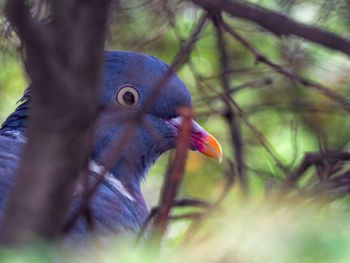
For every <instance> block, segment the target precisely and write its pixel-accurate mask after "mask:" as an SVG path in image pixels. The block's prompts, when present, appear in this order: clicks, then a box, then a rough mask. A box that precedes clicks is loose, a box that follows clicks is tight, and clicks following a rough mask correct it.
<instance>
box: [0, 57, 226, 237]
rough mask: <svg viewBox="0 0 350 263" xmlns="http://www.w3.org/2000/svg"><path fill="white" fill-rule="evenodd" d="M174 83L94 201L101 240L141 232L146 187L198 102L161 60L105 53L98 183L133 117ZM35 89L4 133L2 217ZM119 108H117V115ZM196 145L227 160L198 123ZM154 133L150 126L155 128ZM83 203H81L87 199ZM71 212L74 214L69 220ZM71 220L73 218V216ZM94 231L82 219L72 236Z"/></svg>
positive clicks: (93, 164)
mask: <svg viewBox="0 0 350 263" xmlns="http://www.w3.org/2000/svg"><path fill="white" fill-rule="evenodd" d="M169 72H170V75H168V79H167V81H166V83H165V84H164V86H163V87H162V89H161V90H160V92H159V94H158V96H157V97H156V98H155V99H154V101H153V103H152V105H150V106H149V107H148V108H147V110H146V112H145V114H144V116H143V120H144V122H146V123H147V124H148V125H141V124H140V125H138V126H137V128H135V131H134V133H133V136H132V137H131V138H130V140H129V142H128V144H127V146H126V147H125V148H124V149H122V151H121V153H120V156H119V158H118V160H117V161H115V163H113V165H110V166H109V167H111V168H110V169H109V170H108V171H107V173H106V174H105V177H104V180H103V181H102V183H101V184H100V185H99V187H98V189H97V191H96V193H95V194H94V196H93V197H92V199H91V202H90V210H91V215H92V217H93V222H94V231H95V232H97V233H99V234H101V235H110V234H117V233H121V232H122V233H124V232H131V233H137V231H139V230H140V228H141V227H142V225H143V223H144V222H145V220H146V219H147V217H148V215H149V211H148V207H147V204H146V202H145V199H144V197H143V195H142V192H141V184H142V181H143V180H144V178H145V177H146V175H147V173H148V170H149V169H150V167H151V166H152V165H153V164H154V163H155V161H156V160H157V159H158V157H159V156H160V155H161V154H163V153H165V152H166V151H168V150H171V149H174V148H175V147H176V145H177V142H178V137H179V132H180V130H181V121H182V117H181V116H180V115H179V109H181V108H183V107H192V98H191V93H190V91H189V89H188V88H187V87H186V85H185V84H184V82H183V81H182V80H181V79H180V78H179V77H178V76H177V74H176V73H175V72H173V71H172V70H171V69H170V67H169V66H168V65H167V64H166V63H165V62H163V61H161V60H160V59H158V58H156V57H154V56H151V55H148V54H143V53H138V52H133V51H105V53H104V63H103V77H102V83H101V88H100V95H99V103H100V104H101V105H102V109H104V110H102V112H101V113H100V115H99V119H98V121H97V125H96V131H95V136H94V142H93V145H94V147H93V150H92V152H91V154H90V162H89V170H90V176H91V178H95V179H96V178H97V177H98V176H99V175H101V174H102V173H104V170H105V167H106V165H107V163H106V158H107V157H108V153H109V147H110V145H111V144H112V143H113V141H115V140H117V139H118V138H120V137H121V136H122V134H123V133H124V132H125V129H126V126H127V123H128V119H130V118H131V117H130V116H132V114H133V113H135V111H137V110H139V109H141V108H142V107H143V106H144V104H145V103H146V101H147V100H148V99H149V98H150V97H151V96H154V95H153V92H154V91H155V89H156V88H157V84H158V83H160V81H161V80H162V78H164V75H165V74H168V73H169ZM30 102H31V89H30V88H28V89H27V90H26V91H25V92H24V95H23V97H22V98H21V99H20V101H19V105H18V107H17V108H16V109H15V111H14V112H13V113H11V114H10V115H9V116H8V118H7V119H6V120H5V121H4V122H3V124H2V125H1V128H0V220H1V218H2V217H3V215H4V212H5V210H6V203H7V200H8V196H9V195H10V192H11V188H12V186H13V182H14V180H15V175H16V169H17V167H18V165H19V162H20V158H21V153H22V149H23V146H24V145H25V143H26V142H27V135H26V128H27V121H28V117H29V116H30ZM113 107H115V108H116V109H117V110H111V108H113ZM191 121H192V131H191V137H190V146H189V148H190V149H191V150H194V151H199V152H200V153H202V154H204V155H207V156H209V157H212V158H216V159H218V160H221V158H222V149H221V146H220V143H219V142H218V141H217V139H215V137H214V136H212V135H211V134H210V133H208V132H207V131H206V130H205V129H204V128H202V127H201V126H200V125H199V124H198V123H197V122H195V120H193V119H192V120H191ZM150 128H151V129H150ZM75 199H76V200H73V202H72V207H71V209H70V211H69V214H72V213H74V212H75V211H77V209H78V208H79V205H80V202H79V200H78V199H79V198H78V197H77V198H75ZM80 201H81V200H80ZM69 214H68V216H69ZM68 216H67V217H68ZM89 232H90V227H89V225H88V223H87V222H86V220H85V219H84V218H83V217H82V216H80V217H79V218H78V220H76V222H75V224H74V226H73V227H72V229H71V231H69V234H68V235H70V236H74V237H83V236H86V235H87V234H89Z"/></svg>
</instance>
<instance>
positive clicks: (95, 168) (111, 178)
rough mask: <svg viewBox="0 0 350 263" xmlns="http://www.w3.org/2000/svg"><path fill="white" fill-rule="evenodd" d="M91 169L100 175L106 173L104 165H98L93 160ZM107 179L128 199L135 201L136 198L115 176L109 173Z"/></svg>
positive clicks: (90, 163)
mask: <svg viewBox="0 0 350 263" xmlns="http://www.w3.org/2000/svg"><path fill="white" fill-rule="evenodd" d="M89 169H90V171H92V172H94V173H97V174H98V175H101V174H102V173H103V171H105V168H104V167H103V165H100V164H97V163H96V162H95V161H92V160H91V161H90V162H89ZM105 179H106V180H107V181H108V182H109V183H110V184H111V185H112V186H113V187H114V188H115V189H117V191H118V192H119V193H120V194H122V195H123V196H124V197H126V198H128V199H129V200H130V201H135V198H134V197H132V196H131V194H130V193H129V192H128V190H127V189H126V188H125V186H124V185H123V184H122V183H121V182H120V181H119V180H118V179H117V178H115V177H114V176H113V174H111V173H110V172H107V173H106V176H105Z"/></svg>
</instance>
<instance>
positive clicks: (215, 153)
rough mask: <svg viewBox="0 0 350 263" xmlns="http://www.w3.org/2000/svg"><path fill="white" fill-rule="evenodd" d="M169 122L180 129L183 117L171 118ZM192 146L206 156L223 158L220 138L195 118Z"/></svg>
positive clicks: (191, 139) (192, 148)
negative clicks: (204, 127)
mask: <svg viewBox="0 0 350 263" xmlns="http://www.w3.org/2000/svg"><path fill="white" fill-rule="evenodd" d="M168 123H169V124H171V125H172V126H173V127H175V128H176V129H177V130H180V129H181V124H182V117H176V118H173V119H170V120H169V121H168ZM190 148H191V150H194V151H199V152H201V153H202V154H204V155H206V156H209V157H211V158H215V159H217V160H219V162H221V160H222V149H221V145H220V143H219V142H218V140H217V139H216V138H215V137H214V136H213V135H211V134H210V133H209V132H207V131H206V130H205V129H203V128H202V127H201V126H200V125H199V124H198V123H197V122H196V121H194V120H192V131H191V138H190Z"/></svg>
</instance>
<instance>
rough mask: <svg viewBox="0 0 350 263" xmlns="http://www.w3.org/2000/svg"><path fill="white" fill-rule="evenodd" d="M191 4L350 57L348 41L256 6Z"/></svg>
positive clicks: (209, 0) (220, 1) (222, 1)
mask: <svg viewBox="0 0 350 263" xmlns="http://www.w3.org/2000/svg"><path fill="white" fill-rule="evenodd" d="M192 2H194V3H195V4H197V5H200V6H202V7H204V8H205V9H206V10H220V11H223V12H226V13H228V14H230V15H232V16H235V17H239V18H244V19H248V20H250V21H252V22H254V23H256V24H258V25H260V26H262V27H264V28H265V29H267V30H268V31H270V32H272V33H274V34H275V35H277V36H279V37H281V36H288V35H294V36H298V37H301V38H304V39H306V40H309V41H311V42H314V43H318V44H321V45H323V46H325V47H327V48H331V49H334V50H338V51H340V52H343V53H344V54H346V55H348V56H350V40H349V39H346V38H342V37H341V36H338V35H336V34H334V33H332V32H329V31H326V30H324V29H321V28H318V27H315V26H310V25H306V24H302V23H299V22H296V21H294V20H292V19H290V18H289V17H287V16H284V15H283V14H281V13H278V12H275V11H271V10H268V9H265V8H262V7H260V6H258V5H253V4H249V3H246V2H242V1H233V0H231V1H229V0H192Z"/></svg>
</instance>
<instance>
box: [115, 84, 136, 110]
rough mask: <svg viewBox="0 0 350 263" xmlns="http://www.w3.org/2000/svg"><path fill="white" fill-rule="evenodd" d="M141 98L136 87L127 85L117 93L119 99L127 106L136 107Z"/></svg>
mask: <svg viewBox="0 0 350 263" xmlns="http://www.w3.org/2000/svg"><path fill="white" fill-rule="evenodd" d="M139 99H140V95H139V93H138V92H137V90H136V89H135V88H134V87H131V86H125V87H122V88H120V90H119V91H118V93H117V101H118V102H119V103H120V104H121V105H123V106H126V107H135V106H136V105H137V104H138V102H139Z"/></svg>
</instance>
